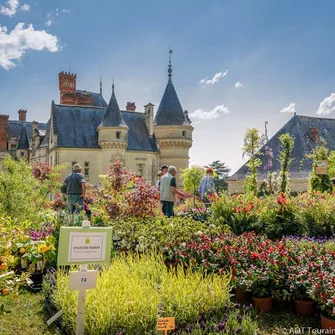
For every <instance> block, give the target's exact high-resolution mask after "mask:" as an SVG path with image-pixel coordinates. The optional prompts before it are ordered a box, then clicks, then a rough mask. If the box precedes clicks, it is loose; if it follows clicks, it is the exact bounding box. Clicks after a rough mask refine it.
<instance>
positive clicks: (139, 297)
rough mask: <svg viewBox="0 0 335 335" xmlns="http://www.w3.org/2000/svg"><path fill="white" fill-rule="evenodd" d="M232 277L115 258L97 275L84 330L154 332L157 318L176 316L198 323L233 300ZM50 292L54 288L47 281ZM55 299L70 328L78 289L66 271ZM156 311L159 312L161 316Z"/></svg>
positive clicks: (149, 259) (157, 259)
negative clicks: (70, 284)
mask: <svg viewBox="0 0 335 335" xmlns="http://www.w3.org/2000/svg"><path fill="white" fill-rule="evenodd" d="M229 281H230V276H229V275H221V276H218V275H211V276H208V277H204V276H203V274H199V273H191V272H190V271H188V272H186V273H184V271H183V269H182V268H179V269H178V270H177V273H174V272H171V271H168V270H167V268H166V266H165V264H164V262H163V258H162V256H157V255H150V256H148V255H142V256H141V257H139V256H123V257H120V258H115V259H114V260H113V262H112V264H111V266H110V267H109V268H108V269H107V268H106V269H104V270H103V271H102V272H101V273H100V276H99V277H98V283H97V288H96V289H95V290H89V291H88V292H87V300H86V311H87V312H86V316H85V334H88V335H90V334H94V335H99V334H120V332H121V333H123V334H127V335H128V334H129V335H132V334H134V335H138V334H152V333H153V332H154V331H155V329H156V320H157V317H158V316H162V317H163V316H171V315H172V314H171V313H173V316H175V317H176V321H177V324H186V323H187V322H197V321H198V318H199V315H201V313H206V312H210V313H213V312H216V311H217V312H218V313H220V310H222V309H223V308H224V307H225V306H227V305H228V304H229V297H230V296H229V290H230V286H229ZM44 286H45V289H46V291H47V292H49V293H50V288H51V287H50V286H49V287H48V285H47V283H45V285H44ZM51 292H52V293H51V298H52V300H53V302H54V304H55V305H56V307H57V308H58V309H62V310H63V311H64V316H63V323H64V326H65V328H66V329H67V330H68V331H70V332H71V331H72V332H73V330H74V328H75V322H76V309H75V306H76V299H77V294H76V292H75V291H69V290H68V275H67V274H66V273H64V272H58V276H57V289H56V290H52V289H51ZM157 312H158V314H157Z"/></svg>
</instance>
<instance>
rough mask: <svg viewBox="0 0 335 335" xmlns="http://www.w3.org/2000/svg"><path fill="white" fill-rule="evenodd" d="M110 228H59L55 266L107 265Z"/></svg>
mask: <svg viewBox="0 0 335 335" xmlns="http://www.w3.org/2000/svg"><path fill="white" fill-rule="evenodd" d="M111 246H112V228H110V227H106V228H105V227H104V228H80V227H61V229H60V236H59V247H58V259H57V265H58V266H60V265H75V264H98V263H109V261H110V254H111Z"/></svg>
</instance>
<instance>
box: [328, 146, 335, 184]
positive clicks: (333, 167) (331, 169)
mask: <svg viewBox="0 0 335 335" xmlns="http://www.w3.org/2000/svg"><path fill="white" fill-rule="evenodd" d="M328 176H329V177H330V178H334V177H335V151H334V150H332V151H331V152H330V154H329V156H328Z"/></svg>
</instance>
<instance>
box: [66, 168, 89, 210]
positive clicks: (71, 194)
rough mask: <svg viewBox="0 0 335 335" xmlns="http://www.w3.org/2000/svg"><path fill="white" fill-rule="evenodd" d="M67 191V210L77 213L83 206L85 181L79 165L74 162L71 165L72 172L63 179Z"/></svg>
mask: <svg viewBox="0 0 335 335" xmlns="http://www.w3.org/2000/svg"><path fill="white" fill-rule="evenodd" d="M64 186H65V187H66V193H67V205H68V209H69V212H70V213H71V214H72V213H74V211H75V212H76V213H79V212H81V211H82V210H83V208H84V198H85V191H86V181H85V179H84V176H83V175H82V174H81V166H80V165H79V164H78V163H76V164H74V165H73V166H72V173H71V174H69V175H68V176H67V177H66V179H65V180H64Z"/></svg>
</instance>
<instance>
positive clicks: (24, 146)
mask: <svg viewBox="0 0 335 335" xmlns="http://www.w3.org/2000/svg"><path fill="white" fill-rule="evenodd" d="M17 149H20V150H28V149H29V139H28V133H27V127H26V125H25V124H24V125H23V127H22V129H21V135H20V141H19V144H18V146H17Z"/></svg>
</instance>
